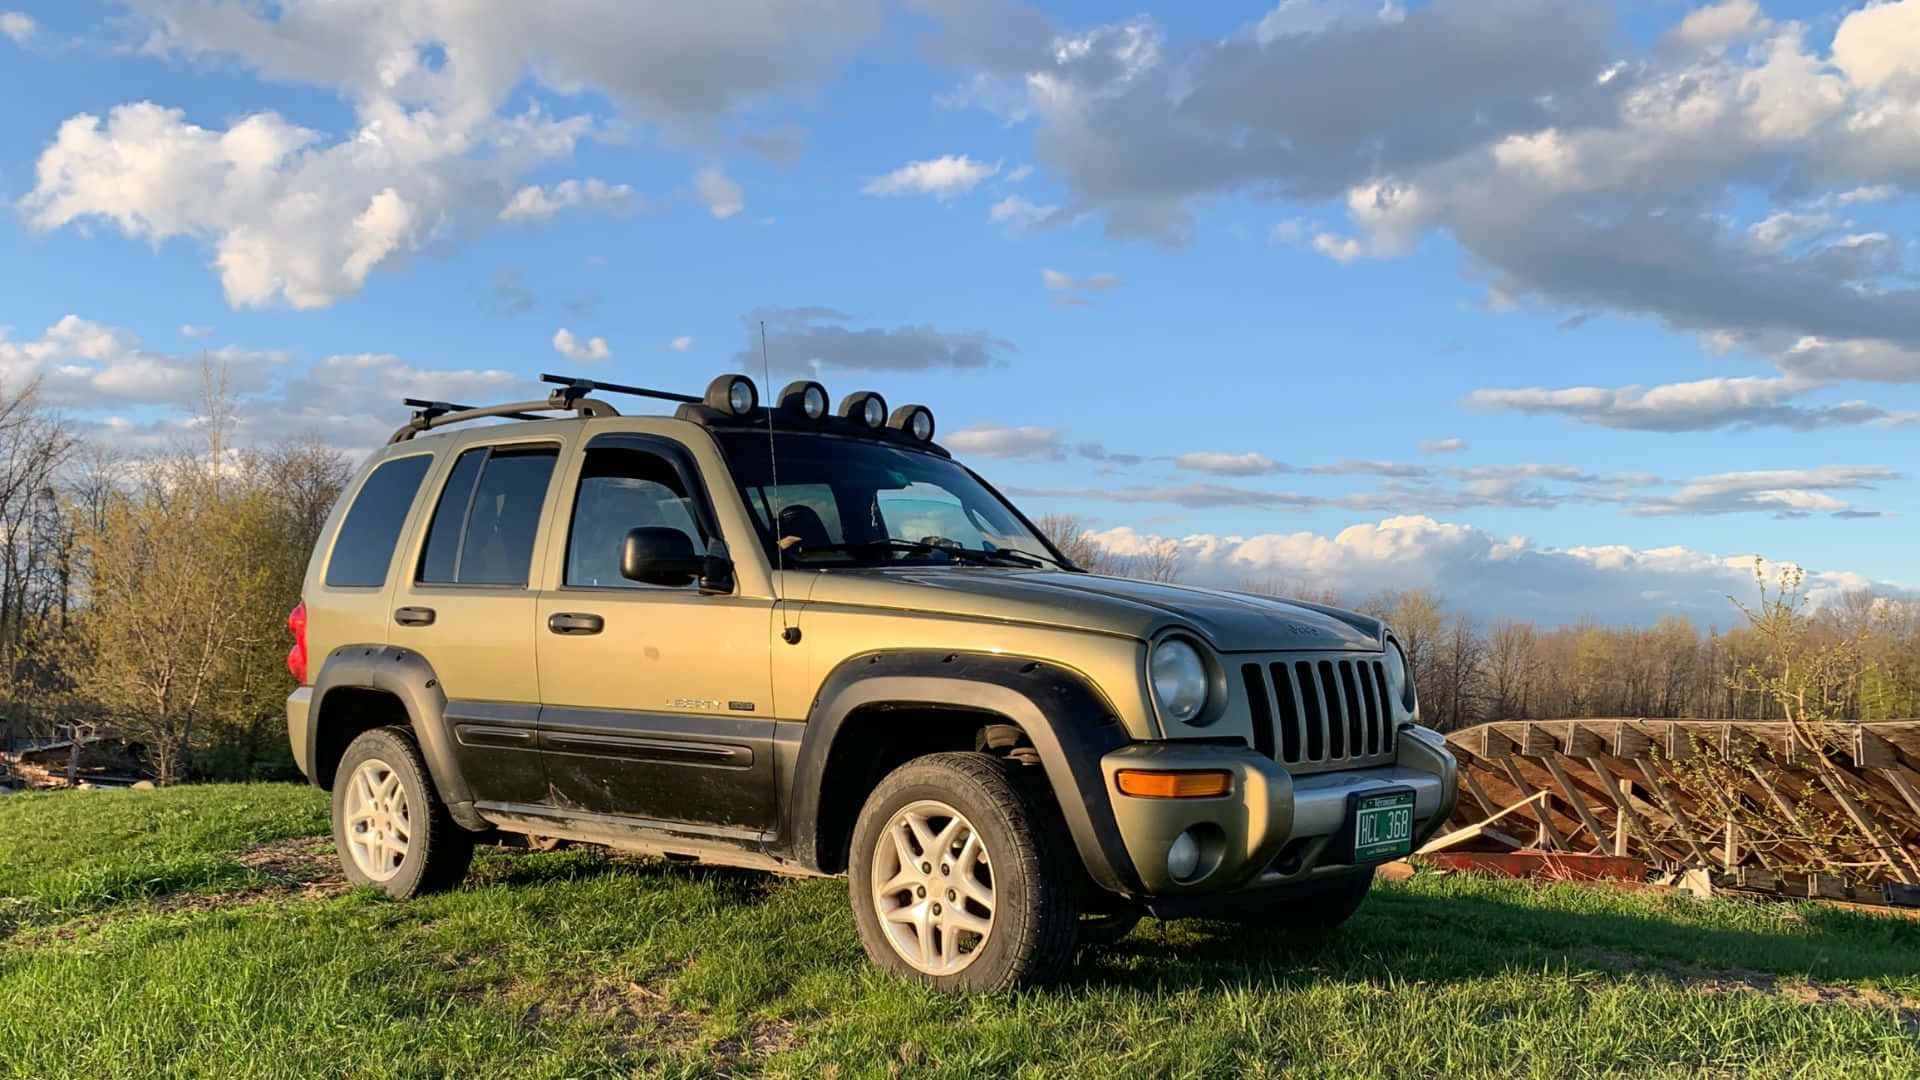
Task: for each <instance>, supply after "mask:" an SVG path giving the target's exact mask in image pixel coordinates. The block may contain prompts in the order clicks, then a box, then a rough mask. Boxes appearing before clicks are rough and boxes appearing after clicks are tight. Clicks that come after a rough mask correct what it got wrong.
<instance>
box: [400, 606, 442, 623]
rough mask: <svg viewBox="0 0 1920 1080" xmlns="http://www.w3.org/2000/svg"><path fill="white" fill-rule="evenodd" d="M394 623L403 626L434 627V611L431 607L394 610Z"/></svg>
mask: <svg viewBox="0 0 1920 1080" xmlns="http://www.w3.org/2000/svg"><path fill="white" fill-rule="evenodd" d="M393 621H394V622H397V623H399V624H400V625H401V626H432V625H433V609H432V608H430V607H403V608H394V609H393Z"/></svg>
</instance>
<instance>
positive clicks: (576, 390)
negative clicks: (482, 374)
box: [540, 372, 703, 405]
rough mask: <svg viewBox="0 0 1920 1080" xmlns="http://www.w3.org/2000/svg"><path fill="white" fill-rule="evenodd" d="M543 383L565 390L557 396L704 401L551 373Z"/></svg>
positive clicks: (691, 403)
mask: <svg viewBox="0 0 1920 1080" xmlns="http://www.w3.org/2000/svg"><path fill="white" fill-rule="evenodd" d="M540 381H541V382H543V383H557V384H559V385H560V386H562V387H564V388H565V389H562V390H556V391H554V393H555V394H567V395H570V396H573V397H582V396H585V394H586V393H587V392H588V391H589V390H603V391H605V392H607V393H609V394H632V395H633V396H634V397H644V398H653V399H654V400H656V401H677V402H679V403H680V404H682V405H698V404H700V402H701V401H702V400H703V399H701V398H698V397H695V396H694V395H692V394H676V393H674V392H673V391H671V390H649V389H647V388H646V387H644V386H628V385H627V384H625V383H616V382H602V381H601V380H599V379H582V378H580V377H579V376H576V375H555V374H553V373H551V372H547V373H543V374H542V375H541V376H540Z"/></svg>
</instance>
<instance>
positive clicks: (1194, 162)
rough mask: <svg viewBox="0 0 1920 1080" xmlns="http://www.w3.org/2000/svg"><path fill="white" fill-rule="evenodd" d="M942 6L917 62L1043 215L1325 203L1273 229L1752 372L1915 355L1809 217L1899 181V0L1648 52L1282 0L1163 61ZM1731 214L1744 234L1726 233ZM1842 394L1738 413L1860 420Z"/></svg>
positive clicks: (1146, 234)
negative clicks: (1339, 216)
mask: <svg viewBox="0 0 1920 1080" xmlns="http://www.w3.org/2000/svg"><path fill="white" fill-rule="evenodd" d="M953 7H955V5H930V6H929V9H928V10H929V13H930V14H933V15H934V17H935V18H936V20H937V21H940V22H941V23H942V27H941V31H940V32H939V33H937V34H936V35H935V44H934V45H933V46H930V48H931V49H932V50H933V51H934V52H936V53H939V54H942V55H946V56H950V57H953V58H954V62H955V63H956V64H957V65H958V66H960V67H962V69H963V70H965V69H966V68H967V67H968V65H971V68H972V70H970V71H967V75H966V77H968V78H969V79H970V80H972V82H970V84H969V85H970V86H972V87H973V91H972V92H970V93H969V95H968V100H969V101H970V102H971V103H973V104H977V105H981V106H982V107H988V108H992V109H995V110H996V111H998V112H1000V113H1001V115H1002V116H1005V117H1009V118H1011V117H1013V116H1015V115H1016V114H1022V113H1023V114H1025V115H1028V116H1030V117H1031V118H1032V121H1033V127H1034V137H1033V147H1034V153H1033V157H1034V160H1035V161H1036V163H1037V164H1038V165H1039V166H1040V167H1041V168H1044V169H1045V170H1046V171H1047V173H1048V175H1049V177H1050V178H1057V179H1058V180H1059V182H1060V183H1061V184H1062V185H1063V186H1064V187H1065V195H1064V198H1063V200H1062V205H1063V207H1064V209H1063V210H1062V211H1060V213H1062V214H1070V215H1071V216H1072V217H1073V218H1075V219H1079V218H1082V217H1096V218H1098V219H1100V220H1102V221H1103V223H1104V225H1105V229H1106V232H1107V234H1108V236H1110V237H1114V238H1129V237H1139V238H1146V239H1150V240H1153V241H1157V242H1159V243H1162V244H1165V245H1170V246H1180V245H1183V244H1185V243H1186V242H1188V241H1189V239H1190V238H1191V237H1192V235H1193V232H1194V228H1195V224H1196V221H1197V216H1198V215H1199V214H1200V213H1201V212H1203V211H1205V210H1207V209H1209V208H1211V207H1212V206H1214V205H1216V204H1218V203H1219V202H1221V201H1223V200H1226V199H1232V198H1240V197H1257V198H1262V199H1274V200H1279V201H1282V202H1284V203H1287V204H1291V205H1292V206H1294V207H1299V208H1314V207H1324V206H1328V205H1329V204H1331V205H1332V206H1334V207H1338V208H1340V209H1342V210H1344V212H1345V215H1346V217H1347V223H1346V226H1345V227H1341V226H1337V225H1329V226H1326V227H1320V226H1315V225H1312V224H1310V222H1312V221H1314V220H1318V219H1316V218H1311V217H1300V216H1291V217H1287V218H1284V219H1283V220H1282V221H1281V223H1280V224H1279V225H1278V226H1277V227H1276V228H1275V229H1274V231H1273V232H1272V233H1271V236H1270V238H1271V239H1272V240H1273V241H1274V242H1278V243H1288V244H1306V245H1309V246H1311V247H1312V249H1313V250H1316V251H1318V252H1320V253H1321V254H1323V255H1325V256H1327V257H1329V258H1332V259H1335V260H1338V261H1342V262H1351V261H1354V260H1359V259H1367V258H1375V259H1385V258H1398V257H1402V256H1405V255H1407V254H1408V253H1410V252H1412V251H1414V250H1415V249H1416V247H1417V244H1418V240H1419V238H1420V237H1422V236H1423V235H1425V234H1427V233H1430V232H1441V233H1444V234H1446V235H1447V236H1448V238H1449V240H1450V241H1451V242H1452V243H1453V244H1455V245H1457V246H1458V247H1459V248H1460V249H1462V251H1463V253H1464V263H1463V265H1465V266H1467V267H1468V268H1470V270H1471V272H1472V273H1473V274H1474V276H1475V277H1476V278H1480V279H1483V280H1484V281H1485V284H1486V287H1487V292H1488V296H1489V298H1490V300H1489V302H1490V304H1491V305H1492V306H1494V307H1495V308H1496V309H1510V308H1515V307H1518V306H1520V305H1523V304H1529V303H1544V304H1548V305H1552V306H1556V307H1560V308H1563V309H1566V310H1568V311H1571V312H1575V313H1587V314H1591V315H1628V316H1636V317H1640V318H1644V319H1650V320H1653V321H1656V322H1658V323H1661V324H1663V325H1665V326H1667V327H1669V328H1671V329H1673V330H1675V331H1678V332H1682V333H1685V334H1687V335H1688V336H1690V337H1708V338H1723V339H1727V340H1729V341H1730V343H1731V344H1733V345H1737V346H1739V347H1742V348H1745V349H1747V350H1749V351H1753V352H1755V353H1757V354H1759V355H1763V356H1768V357H1782V356H1784V355H1785V354H1786V352H1787V350H1789V349H1790V348H1791V347H1792V346H1793V343H1795V342H1797V341H1801V340H1802V339H1806V338H1814V339H1818V340H1820V341H1822V342H1826V343H1828V348H1827V351H1828V352H1829V353H1834V352H1837V351H1840V350H1843V349H1845V348H1847V347H1849V346H1851V345H1854V344H1857V343H1883V344H1886V345H1889V346H1892V347H1897V348H1902V349H1912V350H1920V287H1916V286H1915V285H1914V281H1915V280H1916V273H1915V269H1914V268H1913V267H1911V266H1910V265H1908V258H1907V254H1908V253H1907V252H1906V251H1905V250H1904V249H1903V247H1902V245H1901V244H1900V243H1898V242H1897V241H1896V240H1893V239H1888V240H1885V241H1882V240H1878V239H1874V240H1871V241H1869V240H1868V239H1866V238H1867V237H1870V236H1871V235H1872V234H1873V233H1874V231H1875V230H1874V229H1873V228H1872V227H1871V226H1869V227H1865V228H1862V227H1859V226H1854V225H1850V224H1847V223H1845V222H1840V221H1835V220H1832V219H1830V218H1827V217H1825V216H1824V215H1823V214H1821V213H1819V212H1818V211H1819V209H1820V208H1822V207H1828V208H1831V207H1842V206H1853V205H1858V204H1863V203H1869V202H1877V201H1882V200H1886V199H1891V198H1899V197H1903V196H1909V195H1912V194H1914V193H1916V192H1920V0H1890V2H1881V3H1873V4H1869V5H1867V6H1865V7H1862V8H1859V9H1857V10H1854V11H1851V12H1843V13H1842V16H1843V17H1841V18H1840V19H1839V20H1838V30H1837V32H1836V33H1835V34H1834V35H1833V37H1832V43H1831V45H1830V46H1827V45H1825V44H1824V43H1823V42H1824V39H1825V34H1824V32H1823V31H1821V30H1819V29H1817V28H1815V27H1812V26H1810V25H1808V24H1803V23H1798V22H1791V21H1773V20H1770V19H1769V18H1767V16H1766V15H1765V13H1764V12H1763V11H1762V10H1761V7H1760V5H1759V4H1758V3H1757V2H1755V0H1729V2H1724V3H1718V4H1714V5H1711V6H1709V7H1705V8H1701V9H1698V10H1695V11H1692V12H1691V13H1685V12H1683V13H1680V14H1679V15H1677V16H1675V17H1673V21H1672V23H1671V29H1670V32H1669V33H1668V34H1666V35H1665V36H1663V37H1661V38H1660V40H1659V41H1657V42H1655V43H1653V44H1650V45H1648V46H1645V47H1637V46H1634V45H1632V44H1626V45H1624V46H1623V42H1627V41H1630V40H1631V38H1632V37H1633V35H1627V34H1625V33H1624V32H1623V30H1622V28H1621V27H1620V25H1619V23H1618V17H1617V9H1615V8H1613V7H1611V6H1608V5H1593V4H1568V3H1566V2H1564V0H1501V2H1500V3H1497V4H1492V3H1488V2H1487V0H1431V2H1429V3H1423V4H1418V5H1405V6H1401V5H1385V6H1383V5H1376V4H1374V3H1372V2H1371V0H1344V2H1343V0H1286V2H1284V3H1281V4H1279V5H1278V6H1277V7H1273V8H1270V9H1269V10H1268V12H1267V13H1266V14H1265V16H1264V17H1261V18H1259V19H1257V20H1254V21H1250V22H1247V23H1245V24H1243V25H1242V26H1240V27H1239V28H1237V29H1235V30H1230V31H1228V32H1226V33H1223V34H1210V35H1206V36H1201V37H1193V38H1190V39H1188V40H1187V41H1185V42H1175V41H1172V40H1170V39H1169V38H1168V37H1167V36H1166V35H1164V34H1163V32H1162V30H1161V28H1160V26H1159V24H1158V23H1156V22H1155V21H1154V20H1153V19H1151V18H1146V17H1137V18H1132V19H1128V20H1125V21H1123V22H1118V23H1112V24H1108V25H1103V26H1097V27H1093V28H1090V29H1086V28H1060V27H1054V26H1052V25H1051V24H1050V23H1048V25H1047V26H1046V28H1045V30H1044V32H1036V31H1035V30H1034V28H1032V27H1031V26H1029V25H1027V24H1026V23H1025V22H1021V23H1015V22H1014V21H1013V20H1011V19H1008V20H1002V25H1003V27H1004V30H1003V32H1001V33H997V34H996V33H994V32H993V28H992V27H991V26H986V25H983V24H982V22H981V21H980V19H979V18H978V17H977V13H975V14H974V15H969V16H965V17H962V16H960V15H956V14H953V13H952V12H951V11H950V10H949V9H950V8H953ZM967 10H969V11H971V9H970V8H969V9H967ZM1022 10H1023V11H1024V10H1027V9H1022ZM1035 17H1037V18H1041V19H1043V20H1044V18H1045V17H1044V16H1039V15H1038V14H1037V13H1036V15H1035ZM1014 35H1022V36H1023V38H1022V39H1021V40H1016V39H1015V38H1014ZM1623 47H1624V49H1625V50H1626V51H1625V52H1624V53H1623V51H1622V49H1623ZM981 80H985V81H986V82H987V83H991V84H994V85H996V86H997V87H998V90H996V91H994V92H988V91H987V90H986V89H984V88H982V87H981V86H980V85H979V84H980V82H981ZM1015 88H1017V90H1018V92H1019V96H1018V99H1017V100H1018V105H1017V108H1015V107H1013V106H1009V105H1008V104H1007V103H1006V102H1005V101H1004V100H1003V99H1002V97H1001V91H1005V90H1008V89H1015ZM1781 178H1791V181H1790V182H1788V183H1781V182H1779V180H1780V179H1781ZM1749 200H1765V201H1767V202H1770V203H1772V204H1773V205H1770V206H1769V207H1768V209H1767V210H1766V211H1763V212H1762V213H1761V214H1760V215H1759V217H1760V218H1762V219H1764V220H1761V221H1759V222H1756V223H1753V224H1752V225H1751V228H1749V225H1748V223H1746V222H1735V221H1733V220H1731V219H1729V218H1728V217H1727V216H1726V215H1725V211H1724V208H1725V207H1726V206H1728V205H1740V204H1742V203H1743V202H1746V201H1749ZM1788 200H1790V201H1788ZM1876 224H1877V223H1876ZM1835 228H1838V229H1850V230H1853V231H1854V232H1855V233H1856V234H1857V238H1856V239H1855V240H1854V241H1852V242H1848V241H1847V240H1845V239H1841V240H1838V241H1833V240H1827V239H1825V238H1824V237H1825V233H1826V232H1827V230H1829V229H1835ZM1881 231H1884V232H1886V233H1888V234H1889V235H1890V237H1898V236H1900V235H1901V234H1900V232H1899V230H1897V229H1893V228H1886V229H1884V230H1881ZM1788 370H1793V369H1788ZM1882 370H1886V368H1884V367H1883V368H1882ZM1748 390H1749V391H1752V390H1753V388H1752V387H1748ZM1854 404H1857V403H1848V404H1847V405H1844V406H1841V407H1833V408H1827V409H1810V408H1807V407H1801V406H1789V407H1784V408H1782V409H1779V410H1776V411H1775V412H1773V413H1772V414H1771V416H1772V419H1768V420H1763V421H1760V422H1766V423H1780V424H1784V425H1785V426H1790V427H1805V426H1814V425H1817V424H1821V423H1827V422H1845V421H1846V420H1847V419H1848V418H1849V417H1860V416H1873V415H1874V414H1875V412H1874V411H1875V410H1876V409H1878V406H1874V405H1866V406H1862V407H1858V408H1855V407H1853V405H1854ZM1616 411H1617V410H1616ZM1879 412H1880V414H1882V415H1885V413H1886V411H1885V410H1883V409H1882V410H1879ZM1672 429H1674V430H1677V429H1678V428H1672Z"/></svg>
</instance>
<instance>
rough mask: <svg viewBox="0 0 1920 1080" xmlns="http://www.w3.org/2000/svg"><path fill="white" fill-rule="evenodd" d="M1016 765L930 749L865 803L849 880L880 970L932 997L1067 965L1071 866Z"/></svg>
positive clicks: (1074, 903)
mask: <svg viewBox="0 0 1920 1080" xmlns="http://www.w3.org/2000/svg"><path fill="white" fill-rule="evenodd" d="M1021 768H1022V767H1020V766H1009V765H1007V764H1006V763H1005V762H1003V761H1002V760H1000V759H999V758H995V757H992V756H990V755H987V754H970V753H944V754H930V755H928V756H926V757H922V758H916V759H915V760H913V761H910V762H908V763H906V764H905V765H902V766H900V767H899V768H898V769H895V770H894V771H893V772H891V773H889V774H888V775H887V777H886V778H885V779H883V780H881V781H880V784H879V786H877V787H875V788H874V790H873V793H872V794H871V795H869V796H868V797H867V802H866V805H865V806H864V807H863V808H862V809H861V811H860V817H859V819H858V821H857V822H856V823H855V825H854V830H853V847H852V851H851V853H850V855H849V857H848V867H847V878H848V891H849V893H850V895H851V897H852V900H853V912H854V921H855V923H856V925H857V926H858V927H859V930H860V943H861V944H862V945H863V946H865V948H866V950H867V956H868V958H869V959H871V960H872V961H873V963H874V965H875V966H877V967H879V968H882V969H884V970H886V971H890V972H893V973H894V974H897V975H900V976H902V977H903V978H907V979H911V980H913V981H915V982H919V983H923V984H925V985H927V986H931V987H933V988H934V989H936V990H944V991H949V992H956V993H995V992H998V991H1002V990H1009V989H1012V988H1014V987H1019V986H1031V985H1035V984H1038V983H1041V982H1045V981H1047V980H1049V979H1051V978H1054V977H1056V976H1058V975H1059V974H1060V973H1061V972H1062V971H1064V970H1066V968H1067V967H1068V966H1070V965H1071V964H1072V962H1073V945H1074V937H1075V933H1076V929H1077V923H1078V922H1079V917H1078V914H1079V913H1078V897H1077V896H1076V894H1075V891H1074V886H1075V885H1076V883H1077V879H1076V877H1075V875H1074V873H1072V871H1075V870H1077V869H1078V867H1077V865H1076V864H1077V860H1076V858H1075V855H1074V852H1073V849H1072V848H1071V847H1070V846H1069V845H1067V844H1065V843H1064V842H1063V840H1062V838H1061V836H1060V829H1059V826H1058V824H1057V818H1058V814H1057V812H1055V810H1054V808H1053V807H1051V806H1049V805H1047V804H1046V803H1045V802H1043V801H1042V798H1043V796H1042V795H1041V794H1040V793H1038V792H1036V791H1034V790H1032V786H1031V785H1029V784H1025V783H1022V782H1021V780H1022V779H1024V777H1016V773H1017V772H1018V771H1019V770H1020V769H1021Z"/></svg>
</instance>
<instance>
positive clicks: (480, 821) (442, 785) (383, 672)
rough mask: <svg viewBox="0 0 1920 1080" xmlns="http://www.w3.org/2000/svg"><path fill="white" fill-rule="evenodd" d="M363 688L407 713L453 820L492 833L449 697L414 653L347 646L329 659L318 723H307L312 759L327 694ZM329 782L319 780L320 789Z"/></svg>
mask: <svg viewBox="0 0 1920 1080" xmlns="http://www.w3.org/2000/svg"><path fill="white" fill-rule="evenodd" d="M348 688H357V689H363V690H379V691H382V692H384V693H388V694H392V695H393V696H394V697H395V698H397V699H398V700H399V702H400V704H401V705H402V706H404V707H405V708H406V710H407V717H408V719H409V720H411V721H412V724H413V734H414V738H415V739H416V740H417V741H418V742H419V744H420V755H421V756H422V757H424V758H425V759H426V761H427V771H428V772H430V773H432V774H433V784H434V787H435V788H436V789H438V790H439V792H440V798H441V799H442V800H443V801H444V802H445V803H446V805H447V812H448V813H449V814H450V815H451V816H452V817H453V819H454V820H455V821H457V822H459V823H460V824H461V825H463V826H465V827H467V828H469V829H484V828H487V827H488V825H487V821H486V819H484V818H482V817H481V816H480V815H479V814H478V813H476V812H475V811H474V809H473V791H472V789H471V788H469V787H468V785H467V781H466V778H465V777H464V776H462V775H461V773H460V768H459V766H458V764H457V763H456V762H455V760H454V756H453V737H452V735H451V733H450V732H449V731H448V728H447V694H446V691H445V690H443V689H442V688H441V686H440V679H439V676H437V675H435V674H434V671H433V665H431V664H429V663H427V659H426V657H424V656H421V655H420V654H419V653H417V652H414V651H413V650H412V649H403V648H398V647H396V646H393V645H343V646H341V647H340V648H338V649H335V650H333V652H331V653H329V654H327V659H326V662H325V663H324V664H323V665H322V666H321V668H320V674H319V676H318V677H317V678H315V679H314V681H313V705H312V713H311V716H312V719H311V720H310V721H309V722H308V724H307V760H308V761H317V760H319V758H318V756H317V753H318V743H319V739H320V721H321V719H322V718H324V717H325V716H326V700H327V695H328V694H329V693H330V692H332V691H334V690H341V689H348ZM327 779H328V778H323V777H320V776H314V777H313V778H312V780H313V783H314V784H315V785H316V786H320V785H323V784H324V783H326V781H327Z"/></svg>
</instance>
